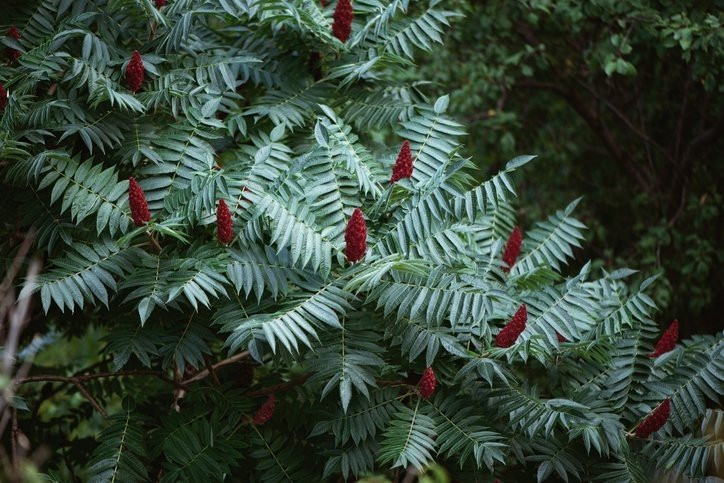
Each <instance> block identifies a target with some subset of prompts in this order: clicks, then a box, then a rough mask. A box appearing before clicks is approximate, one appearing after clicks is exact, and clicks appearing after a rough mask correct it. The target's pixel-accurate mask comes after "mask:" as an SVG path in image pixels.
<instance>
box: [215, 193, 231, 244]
mask: <svg viewBox="0 0 724 483" xmlns="http://www.w3.org/2000/svg"><path fill="white" fill-rule="evenodd" d="M216 236H217V238H218V239H219V242H221V243H222V244H224V245H228V244H229V242H231V240H232V239H233V238H234V222H233V221H232V220H231V212H230V211H229V207H228V206H226V201H224V200H219V206H218V208H217V209H216Z"/></svg>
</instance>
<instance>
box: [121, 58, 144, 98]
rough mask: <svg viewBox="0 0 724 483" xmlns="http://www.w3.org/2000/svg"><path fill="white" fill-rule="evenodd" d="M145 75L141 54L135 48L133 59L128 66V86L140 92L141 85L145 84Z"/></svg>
mask: <svg viewBox="0 0 724 483" xmlns="http://www.w3.org/2000/svg"><path fill="white" fill-rule="evenodd" d="M145 76H146V74H145V72H144V70H143V59H141V54H139V53H138V51H137V50H134V51H133V55H132V56H131V60H130V62H128V65H127V66H126V82H128V88H129V89H130V90H132V91H133V92H138V91H139V90H140V89H141V85H143V79H144V77H145Z"/></svg>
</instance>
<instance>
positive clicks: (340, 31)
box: [332, 0, 354, 42]
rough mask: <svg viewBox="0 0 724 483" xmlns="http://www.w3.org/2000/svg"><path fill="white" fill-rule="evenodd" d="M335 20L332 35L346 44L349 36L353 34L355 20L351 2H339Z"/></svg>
mask: <svg viewBox="0 0 724 483" xmlns="http://www.w3.org/2000/svg"><path fill="white" fill-rule="evenodd" d="M333 18H334V21H333V22H332V33H333V34H334V36H335V37H337V38H338V39H339V40H341V41H342V42H346V41H347V39H348V38H349V34H350V33H352V20H353V19H354V12H353V11H352V4H351V3H350V2H349V0H338V1H337V6H336V7H335V9H334V17H333Z"/></svg>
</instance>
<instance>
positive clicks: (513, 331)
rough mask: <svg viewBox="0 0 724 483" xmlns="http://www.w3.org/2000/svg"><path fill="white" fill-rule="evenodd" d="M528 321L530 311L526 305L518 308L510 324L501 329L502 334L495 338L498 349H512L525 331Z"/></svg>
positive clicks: (499, 333)
mask: <svg viewBox="0 0 724 483" xmlns="http://www.w3.org/2000/svg"><path fill="white" fill-rule="evenodd" d="M527 321H528V310H527V309H526V307H525V304H523V305H521V306H520V307H518V310H517V311H516V312H515V315H513V318H512V319H510V322H508V323H507V324H506V325H505V327H503V328H502V329H500V332H498V335H497V336H496V337H495V345H496V346H498V347H510V346H512V345H513V344H515V341H516V339H518V336H519V335H520V334H521V333H522V332H523V331H524V330H525V323H526V322H527Z"/></svg>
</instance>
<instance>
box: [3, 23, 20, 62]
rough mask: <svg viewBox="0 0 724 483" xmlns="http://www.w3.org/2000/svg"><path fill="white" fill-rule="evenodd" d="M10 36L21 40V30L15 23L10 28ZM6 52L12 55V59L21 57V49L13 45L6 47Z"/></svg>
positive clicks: (9, 55)
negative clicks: (14, 47)
mask: <svg viewBox="0 0 724 483" xmlns="http://www.w3.org/2000/svg"><path fill="white" fill-rule="evenodd" d="M8 37H12V38H14V39H15V40H20V30H18V28H17V27H16V26H15V25H12V26H10V29H8ZM5 52H6V53H7V54H8V57H10V60H16V59H17V58H18V57H20V51H19V50H17V49H13V48H12V47H8V48H6V49H5Z"/></svg>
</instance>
